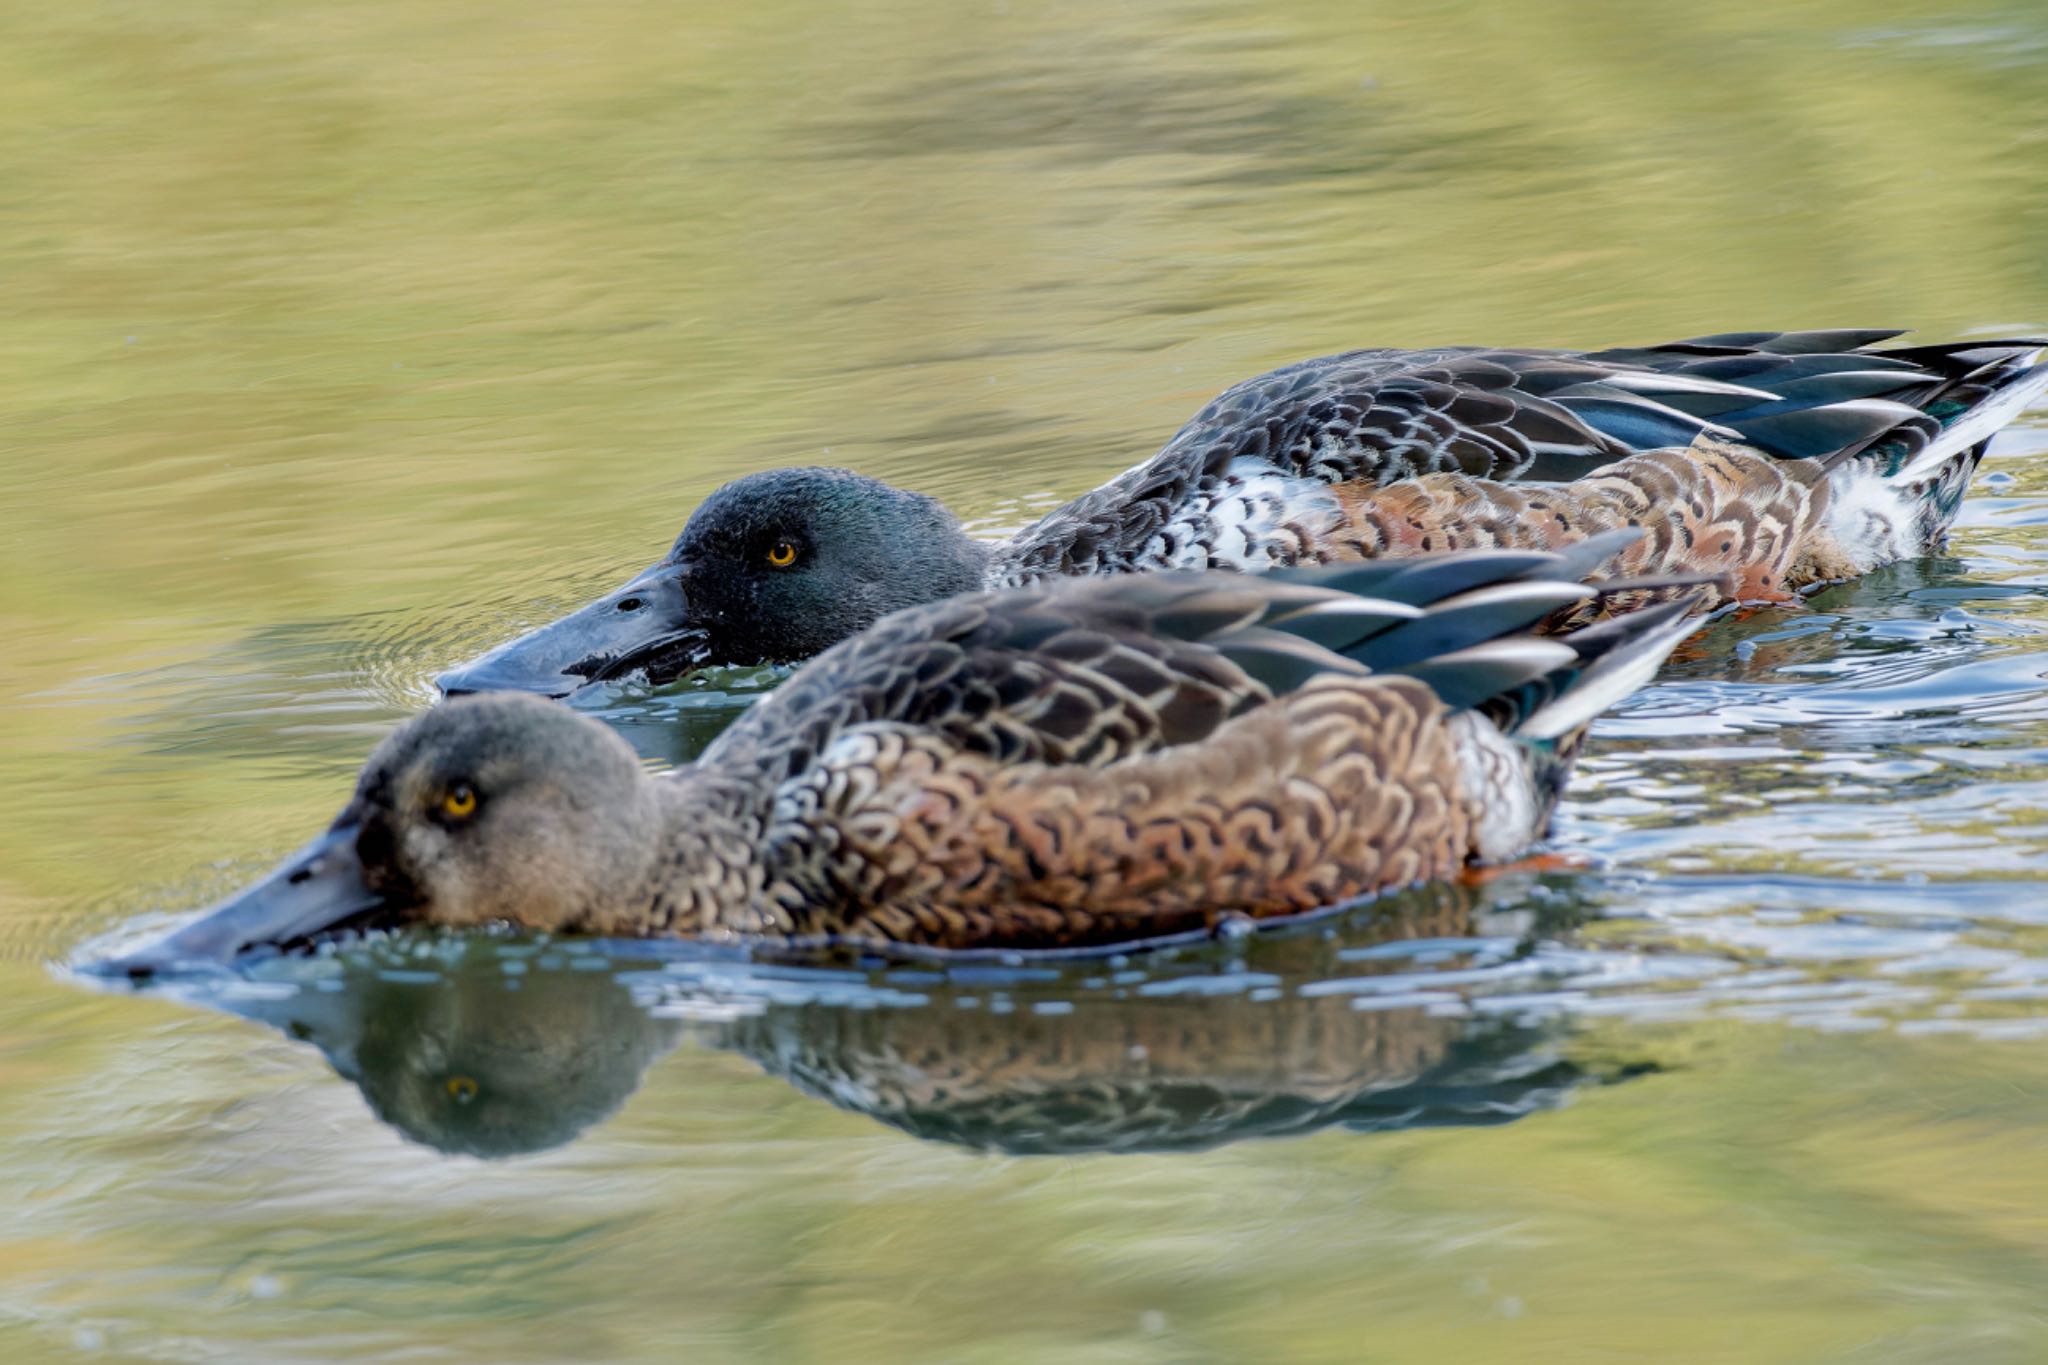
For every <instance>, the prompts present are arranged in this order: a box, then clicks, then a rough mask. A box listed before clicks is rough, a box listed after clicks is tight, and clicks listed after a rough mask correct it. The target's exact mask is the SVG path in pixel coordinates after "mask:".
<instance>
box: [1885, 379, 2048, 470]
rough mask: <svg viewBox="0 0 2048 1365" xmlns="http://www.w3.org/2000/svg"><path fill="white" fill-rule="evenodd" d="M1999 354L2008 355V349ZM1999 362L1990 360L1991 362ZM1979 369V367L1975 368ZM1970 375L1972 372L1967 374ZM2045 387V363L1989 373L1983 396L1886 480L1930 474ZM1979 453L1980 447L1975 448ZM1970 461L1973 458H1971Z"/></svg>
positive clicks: (1977, 444)
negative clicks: (1985, 392) (1986, 390)
mask: <svg viewBox="0 0 2048 1365" xmlns="http://www.w3.org/2000/svg"><path fill="white" fill-rule="evenodd" d="M2001 354H2003V355H2007V356H2010V355H2011V354H2012V353H2011V352H2002V353H2001ZM1999 363H2000V362H1994V365H1996V364H1999ZM1979 373H1981V371H1980V372H1979ZM1971 377H1972V378H1973V379H1974V378H1976V375H1974V374H1973V375H1972V376H1971ZM2044 391H2048V364H2041V365H2030V366H2026V367H2024V368H2007V369H2003V370H2001V371H1999V372H1997V373H1995V374H1994V375H1992V376H1991V377H1990V387H1989V390H1988V394H1987V396H1986V397H1985V398H1984V399H1983V400H1982V401H1980V402H1978V403H1976V404H1975V405H1974V406H1972V407H1970V408H1968V409H1966V410H1965V411H1964V412H1963V413H1962V415H1961V416H1959V417H1957V418H1955V419H1954V420H1953V421H1951V422H1949V423H1948V424H1947V425H1946V426H1944V427H1942V429H1941V432H1940V434H1939V435H1938V436H1936V437H1935V438H1934V439H1933V440H1932V441H1930V442H1928V444H1927V446H1926V448H1925V449H1923V450H1921V451H1920V452H1918V453H1917V454H1915V455H1914V456H1913V457H1912V458H1911V459H1910V460H1907V461H1906V462H1905V464H1903V465H1902V466H1901V467H1900V468H1899V470H1898V471H1897V472H1896V473H1893V474H1890V475H1887V476H1886V477H1887V482H1890V483H1895V484H1906V485H1912V484H1916V483H1920V482H1922V481H1924V480H1926V479H1931V478H1933V477H1934V476H1935V475H1936V474H1938V473H1940V472H1941V469H1942V466H1944V465H1946V464H1947V463H1948V462H1949V461H1950V460H1953V459H1955V458H1956V457H1957V456H1958V455H1964V454H1967V453H1969V452H1970V451H1971V450H1972V449H1974V448H1977V447H1981V446H1982V445H1983V444H1984V443H1985V442H1987V441H1989V440H1990V439H1991V438H1992V437H1993V436H1995V435H1997V434H1998V432H1999V430H2000V429H2001V428H2003V427H2004V426H2005V425H2006V424H2007V423H2009V422H2011V421H2012V420H2013V419H2014V418H2015V417H2018V416H2019V415H2020V414H2021V413H2022V412H2024V411H2026V409H2027V407H2028V405H2029V404H2031V403H2032V402H2033V401H2034V400H2035V399H2036V398H2038V397H2040V395H2041V394H2042V393H2043V392H2044ZM1977 453H1978V454H1979V455H1980V456H1981V454H1982V451H1981V450H1979V451H1978V452H1977ZM1972 463H1973V464H1974V461H1973V462H1972Z"/></svg>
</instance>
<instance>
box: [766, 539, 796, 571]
mask: <svg viewBox="0 0 2048 1365" xmlns="http://www.w3.org/2000/svg"><path fill="white" fill-rule="evenodd" d="M768 562H769V563H770V564H773V565H774V566H775V567H776V568H778V569H786V568H788V567H789V566H790V565H792V564H794V563H796V546H795V545H794V544H792V543H791V542H789V541H787V540H778V541H776V542H775V543H774V544H773V545H770V546H769V547H768Z"/></svg>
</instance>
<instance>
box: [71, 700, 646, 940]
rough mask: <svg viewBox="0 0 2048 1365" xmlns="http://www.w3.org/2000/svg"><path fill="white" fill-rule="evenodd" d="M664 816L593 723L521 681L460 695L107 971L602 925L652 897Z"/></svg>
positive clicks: (630, 761) (400, 733) (626, 752)
mask: <svg viewBox="0 0 2048 1365" xmlns="http://www.w3.org/2000/svg"><path fill="white" fill-rule="evenodd" d="M666 828H667V825H666V823H665V817H664V811H663V802H662V799H661V794H660V792H659V791H658V789H657V787H656V784H655V783H654V782H653V781H651V780H650V779H649V778H648V777H647V775H646V774H645V773H644V772H642V770H641V768H640V765H639V762H638V760H637V759H636V758H635V757H634V755H633V751H632V750H631V749H630V748H628V747H627V745H626V743H625V742H624V741H623V740H621V739H620V738H619V737H618V736H616V735H614V734H613V733H612V732H611V731H610V730H608V729H607V728H605V727H604V726H603V725H601V724H599V723H598V722H597V721H594V720H591V719H590V718H588V717H586V716H581V715H578V714H576V713H575V712H573V711H571V710H569V709H567V708H566V707H558V706H551V705H549V704H548V703H547V702H545V701H543V700H541V699H540V698H538V697H533V696H527V695H525V694H520V693H500V694H494V695H491V696H483V697H466V698H459V699H456V700H453V701H450V702H447V703H445V704H444V705H441V706H438V707H435V708H434V709H433V710H431V711H428V712H426V713H425V714H424V715H421V716H417V717H415V718H414V719H413V720H411V721H409V722H408V723H407V724H405V725H404V726H401V727H400V728H399V729H398V730H397V731H396V732H395V733H393V734H392V735H391V736H390V737H389V738H388V739H386V740H385V741H384V742H383V743H382V744H380V745H379V746H378V747H377V749H376V751H375V752H374V753H372V754H371V755H370V759H369V761H368V762H367V763H366V764H365V765H364V766H363V771H362V776H361V777H360V778H359V779H358V780H357V782H356V789H355V794H354V796H353V797H351V798H350V800H349V802H348V804H347V805H346V806H344V807H343V808H342V811H341V814H340V815H338V816H336V817H335V820H334V823H333V824H332V825H331V826H329V827H328V829H327V831H326V832H325V833H324V834H322V835H320V836H319V837H318V838H317V839H314V840H313V841H312V842H311V843H309V844H307V845H306V846H305V847H304V848H302V849H300V850H299V851H298V852H297V853H294V854H293V855H292V856H291V857H290V858H288V859H286V860H285V861H284V863H283V864H281V865H280V866H279V867H278V868H277V870H276V871H274V872H272V873H271V874H270V875H269V876H268V877H266V878H264V879H263V880H262V881H261V882H258V883H257V884H256V885H254V886H252V887H250V888H248V889H247V890H245V891H243V892H242V893H241V894H239V895H237V896H234V897H232V898H231V899H229V900H228V901H226V902H225V903H223V904H222V905H220V906H219V907H217V908H215V909H214V910H213V911H212V912H211V913H209V914H207V915H206V916H204V917H203V918H201V919H199V920H196V921H194V922H193V923H192V924H190V925H187V926H186V927H185V928H183V929H181V930H179V931H178V932H176V933H174V934H172V935H170V936H169V937H168V938H166V939H164V940H163V941H162V942H160V943H157V944H155V945H153V946H152V947H149V948H145V949H143V950H141V951H140V952H137V953H134V954H132V955H130V956H128V957H125V958H122V959H119V960H117V961H114V962H110V963H106V964H103V965H102V967H101V970H103V971H108V972H116V973H118V972H125V973H127V974H129V975H132V976H147V975H150V974H152V973H156V972H161V971H170V970H177V969H181V968H186V967H190V966H194V965H204V964H209V963H213V964H218V963H225V962H228V961H231V960H232V959H234V958H235V957H236V956H238V955H239V954H241V953H243V952H246V951H248V950H250V949H254V948H260V947H265V946H269V947H277V948H288V947H292V946H295V945H299V944H303V943H306V942H309V941H313V940H317V939H320V938H322V937H326V936H331V935H333V934H336V933H339V932H343V931H347V930H350V929H358V928H377V927H388V926H395V925H400V924H408V923H426V924H441V925H456V926H467V925H478V924H486V923H491V922H496V921H506V922H510V923H514V924H517V925H520V926H522V927H525V928H529V929H536V930H562V929H597V930H599V931H602V930H604V929H606V928H607V927H609V922H610V921H611V920H612V919H613V918H615V917H616V916H617V915H618V914H619V913H620V908H621V907H630V906H632V905H633V904H634V903H635V901H636V899H637V900H638V901H639V902H640V903H641V904H643V905H644V903H645V902H646V900H647V899H648V898H650V897H651V895H652V892H653V887H654V867H655V864H656V862H657V860H658V859H659V857H660V856H661V852H662V848H663V846H664V840H663V838H662V835H663V832H664V830H665V829H666Z"/></svg>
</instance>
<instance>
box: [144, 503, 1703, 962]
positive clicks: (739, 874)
mask: <svg viewBox="0 0 2048 1365" xmlns="http://www.w3.org/2000/svg"><path fill="white" fill-rule="evenodd" d="M1637 538H1639V533H1637V532H1633V531H1624V532H1618V533H1609V534H1607V535H1604V536H1600V537H1596V538H1595V539H1594V540H1591V541H1588V542H1586V543H1584V544H1582V545H1579V546H1574V547H1573V548H1572V549H1571V550H1570V551H1568V552H1566V553H1565V554H1562V555H1557V554H1545V553H1536V552H1512V551H1478V552H1466V553H1462V554H1454V555H1448V556H1432V557H1428V558H1424V559H1420V560H1415V561H1382V562H1379V563H1369V564H1353V565H1347V566H1339V567H1332V568H1325V569H1316V570H1303V571H1297V572H1296V573H1294V574H1289V575H1281V576H1269V577H1265V578H1249V577H1245V576H1242V575H1230V574H1208V575H1199V574H1161V575H1152V574H1144V575H1126V576H1121V577H1114V578H1099V579H1068V580H1059V581H1057V582H1055V583H1053V584H1049V585H1045V586H1041V587H1037V588H1026V589H1012V590H1007V591H998V592H992V593H978V594H969V595H966V596H962V597H957V598H952V599H949V600H947V601H944V602H940V603H935V604H932V605H929V606H924V607H916V608H911V609H909V610H906V611H903V612H900V613H897V614H896V615H893V616H890V617H887V618H885V619H884V620H883V621H882V622H880V623H879V624H878V625H876V626H875V627H873V628H872V629H870V630H867V631H865V632H863V633H861V634H859V635H856V636H855V637H853V638H852V639H850V640H847V641H844V642H842V643H841V644H839V645H837V646H835V647H833V648H832V649H829V650H827V651H826V652H825V653H824V654H822V655H821V656H819V657H818V658H817V659H816V660H814V661H812V663H810V664H809V665H808V666H807V667H805V668H803V669H802V670H800V671H799V672H798V673H797V674H796V675H795V677H793V678H792V679H791V680H790V681H789V682H788V683H786V684H785V685H784V686H783V687H782V688H780V689H778V690H777V691H776V692H774V693H773V694H771V695H770V696H769V697H768V698H766V699H765V700H764V701H763V702H762V703H761V704H760V705H758V706H756V707H754V708H753V709H752V710H750V711H748V712H747V713H746V714H745V715H744V716H742V717H741V718H740V719H739V720H738V721H737V722H736V723H734V725H733V726H732V727H731V728H729V729H728V730H726V732H725V733H724V734H723V735H721V736H720V737H719V738H718V740H717V741H716V742H714V743H713V744H712V745H711V747H710V748H708V749H707V750H705V752H704V754H703V755H702V757H701V758H700V759H699V760H698V761H697V762H695V763H694V764H691V765H688V766H686V767H683V768H681V769H678V770H676V771H675V772H673V773H671V774H669V775H667V776H663V777H650V776H649V775H648V774H647V773H646V772H644V771H643V770H642V768H641V767H640V765H639V764H638V762H636V761H635V759H634V755H633V752H632V750H631V749H630V748H628V747H627V745H626V744H625V742H624V741H623V740H621V739H619V738H618V737H617V736H616V735H614V734H613V733H612V732H611V730H610V729H609V728H607V727H606V726H604V725H602V724H601V723H599V722H597V721H595V720H593V719H591V718H589V717H587V716H583V715H580V714H578V713H576V712H575V711H573V710H571V709H569V708H566V707H557V706H554V705H551V704H550V703H548V702H545V701H543V700H541V699H540V698H538V697H534V696H531V695H529V694H522V693H493V694H486V695H482V696H475V697H466V698H458V699H456V700H453V701H450V702H448V703H446V704H444V705H442V706H438V707H436V708H434V709H432V710H430V711H428V712H427V713H425V714H424V715H421V716H418V717H416V718H414V719H413V720H411V721H409V722H408V723H406V724H405V725H404V726H402V727H401V728H400V729H399V730H398V731H397V732H396V733H394V734H393V735H392V736H391V737H390V738H389V739H387V740H386V741H385V742H384V743H383V744H382V745H381V746H380V747H379V748H378V749H377V751H376V752H375V753H374V754H372V755H371V757H370V759H369V762H368V764H367V766H366V767H365V768H364V769H363V773H362V777H361V779H360V781H359V782H358V783H357V785H356V790H355V795H354V797H353V798H352V799H351V800H350V801H349V803H348V805H347V806H346V807H345V808H344V809H343V810H342V812H341V814H340V816H339V817H338V818H337V819H336V820H335V821H334V823H333V825H332V826H331V827H330V828H329V829H328V831H327V832H326V833H325V834H323V835H321V836H320V837H319V838H318V839H316V840H314V841H313V842H312V843H311V844H309V845H308V846H307V847H306V848H304V849H302V850H301V851H300V852H299V853H298V854H296V855H295V856H294V857H292V858H291V859H290V860H288V861H287V862H286V863H285V864H284V865H283V866H281V867H280V868H278V869H277V871H276V872H275V873H273V874H272V875H271V876H270V877H269V878H268V879H266V880H265V881H263V882H261V883H259V884H258V885H256V886H255V887H253V888H251V889H249V890H248V891H246V892H244V893H243V894H241V895H240V896H237V897H235V898H234V899H233V900H232V901H230V902H229V903H228V904H227V905H225V906H223V907H221V908H219V909H217V910H216V911H214V912H213V913H212V914H210V915H208V916H206V917H204V918H202V919H200V920H198V921H196V922H194V923H193V924H191V925H190V926H188V927H186V928H184V929H181V930H179V931H178V932H176V933H174V934H172V935H171V936H170V937H169V938H167V939H166V940H164V941H163V942H162V943H160V944H158V945H157V946H155V947H153V948H149V949H145V950H143V951H141V952H140V953H138V954H136V955H134V956H132V957H129V958H126V959H123V960H120V961H118V962H115V963H111V964H107V965H108V967H109V969H111V970H116V971H119V970H125V971H127V972H129V973H131V974H136V975H147V974H149V973H151V972H154V971H157V970H160V969H164V968H171V967H175V966H177V965H178V964H180V963H182V962H188V961H192V960H195V959H198V960H214V961H218V960H221V959H224V958H225V959H232V958H233V957H234V956H235V955H237V954H239V953H241V952H242V951H243V950H245V949H248V948H251V947H254V946H258V945H264V944H270V945H291V944H295V943H300V942H304V941H306V940H308V939H310V938H315V937H318V936H321V935H324V934H330V933H332V932H334V931H336V930H337V929H342V928H348V927H356V926H364V925H373V924H386V923H393V922H408V921H410V922H420V921H424V922H427V923H433V924H441V925H456V926H461V925H476V924H482V923H486V922H495V921H509V922H511V923H514V924H517V925H522V926H525V927H528V928H531V929H537V930H547V931H558V932H566V933H589V934H601V935H608V936H627V935H670V934H672V935H683V936H695V937H709V938H720V939H746V938H765V939H771V940H780V941H785V942H796V943H802V942H810V941H821V940H823V941H839V940H848V941H855V942H875V943H889V942H895V943H907V944H918V945H929V946H932V947H938V948H969V947H1061V946H1082V945H1090V944H1100V943H1110V942H1124V941H1135V940H1142V939H1145V938H1149V937H1155V936H1158V935H1162V934H1170V933H1176V932H1184V931H1188V930H1195V929H1200V928H1202V927H1203V926H1205V925H1208V924H1211V923H1213V922H1215V921H1216V920H1217V919H1218V918H1219V917H1225V916H1247V917H1251V918H1260V917H1266V916H1278V915H1289V914H1295V913H1299V912H1303V911H1308V910H1312V909H1316V908H1318V907H1323V906H1328V905H1332V904H1336V903H1339V902H1342V901H1345V900H1349V899H1352V898H1355V897H1359V896H1363V895H1367V894H1370V893H1372V892H1375V891H1379V890H1382V889H1385V888H1389V887H1396V886H1405V885H1408V884H1410V883H1413V882H1417V881H1421V880H1429V879H1438V878H1443V877H1447V876H1450V875H1452V874H1454V873H1457V872H1459V871H1460V869H1462V868H1464V867H1466V866H1467V865H1468V864H1470V863H1473V862H1475V861H1496V860H1501V859H1507V858H1511V857H1513V856H1514V855H1516V854H1517V853H1519V852H1521V851H1522V850H1523V849H1525V848H1526V847H1527V846H1528V845H1529V844H1530V843H1531V842H1532V841H1533V840H1536V839H1538V838H1540V837H1541V836H1542V834H1543V833H1544V831H1545V829H1546V827H1547V824H1548V821H1549V818H1550V812H1551V809H1552V807H1553V805H1554V804H1555V802H1556V799H1557V796H1558V793H1559V791H1560V789H1561V787H1562V786H1563V783H1564V780H1565V777H1566V774H1567V772H1568V770H1569V768H1570V764H1571V761H1572V758H1573V756H1574V754H1575V751H1576V749H1577V746H1578V741H1579V737H1580V735H1581V734H1582V733H1583V731H1584V728H1585V727H1586V725H1588V724H1589V723H1590V722H1591V721H1592V719H1593V717H1594V716H1595V715H1596V714H1598V713H1599V712H1600V711H1601V710H1602V709H1604V708H1605V707H1606V706H1607V705H1608V703H1610V702H1612V701H1614V700H1616V699H1618V698H1620V697H1622V696H1624V695H1626V694H1627V693H1628V692H1630V691H1632V690H1633V689H1634V688H1635V687H1637V686H1639V685H1640V684H1641V683H1642V682H1643V681H1644V680H1646V679H1647V678H1648V677H1649V676H1650V675H1651V674H1652V673H1654V672H1655V670H1656V668H1657V667H1658V666H1659V665H1660V664H1661V663H1662V661H1663V659H1664V658H1665V656H1666V655H1667V654H1668V653H1669V652H1670V650H1671V649H1672V648H1673V647H1674V646H1675V645H1676V644H1677V643H1678V641H1679V640H1680V639H1681V638H1683V637H1684V636H1685V635H1686V634H1687V633H1689V631H1690V630H1691V628H1692V624H1693V623H1692V622H1691V621H1690V620H1688V619H1686V613H1687V611H1688V610H1689V608H1690V607H1691V606H1692V605H1693V604H1692V602H1691V601H1690V600H1689V599H1688V598H1685V597H1680V598H1678V599H1676V600H1670V601H1665V602H1662V603H1660V604H1657V605H1654V606H1649V607H1646V608H1644V609H1642V610H1639V611H1634V612H1631V613H1627V614H1623V615H1618V616H1615V617H1612V618H1610V619H1608V620H1605V621H1603V622H1601V623H1599V624H1597V625H1593V626H1590V627H1585V628H1582V629H1579V630H1577V631H1572V632H1566V633H1562V634H1558V635H1555V636H1550V637H1539V636H1537V635H1535V634H1533V633H1532V631H1531V626H1532V623H1535V622H1538V621H1541V620H1543V619H1545V618H1547V617H1549V616H1551V615H1553V614H1554V613H1555V612H1557V611H1558V610H1559V609H1560V608H1565V607H1569V606H1571V605H1572V604H1575V603H1581V602H1584V601H1587V600H1589V599H1592V598H1595V597H1597V596H1599V595H1600V593H1601V592H1602V591H1603V589H1602V588H1601V587H1600V586H1597V585H1589V584H1588V583H1586V582H1584V581H1583V578H1584V575H1585V573H1586V571H1587V569H1588V567H1589V566H1590V565H1592V564H1595V563H1598V562H1601V561H1603V560H1605V559H1606V558H1608V557H1610V556H1611V555H1612V554H1613V553H1614V552H1616V551H1617V550H1619V549H1620V548H1622V545H1623V543H1624V542H1627V541H1632V540H1634V539H1637ZM1641 588H1642V584H1641V583H1640V582H1638V583H1635V584H1631V585H1629V588H1628V590H1629V591H1632V592H1637V591H1640V590H1641Z"/></svg>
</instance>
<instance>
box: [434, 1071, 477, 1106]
mask: <svg viewBox="0 0 2048 1365" xmlns="http://www.w3.org/2000/svg"><path fill="white" fill-rule="evenodd" d="M441 1088H442V1089H443V1090H445V1091H447V1092H448V1098H449V1099H451V1100H454V1101H455V1102H456V1103H457V1104H468V1103H469V1102H470V1101H471V1100H473V1099H475V1098H476V1088H477V1087H476V1082H475V1081H473V1080H471V1079H470V1078H469V1077H467V1076H450V1077H449V1078H448V1079H447V1080H445V1081H443V1082H441Z"/></svg>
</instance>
